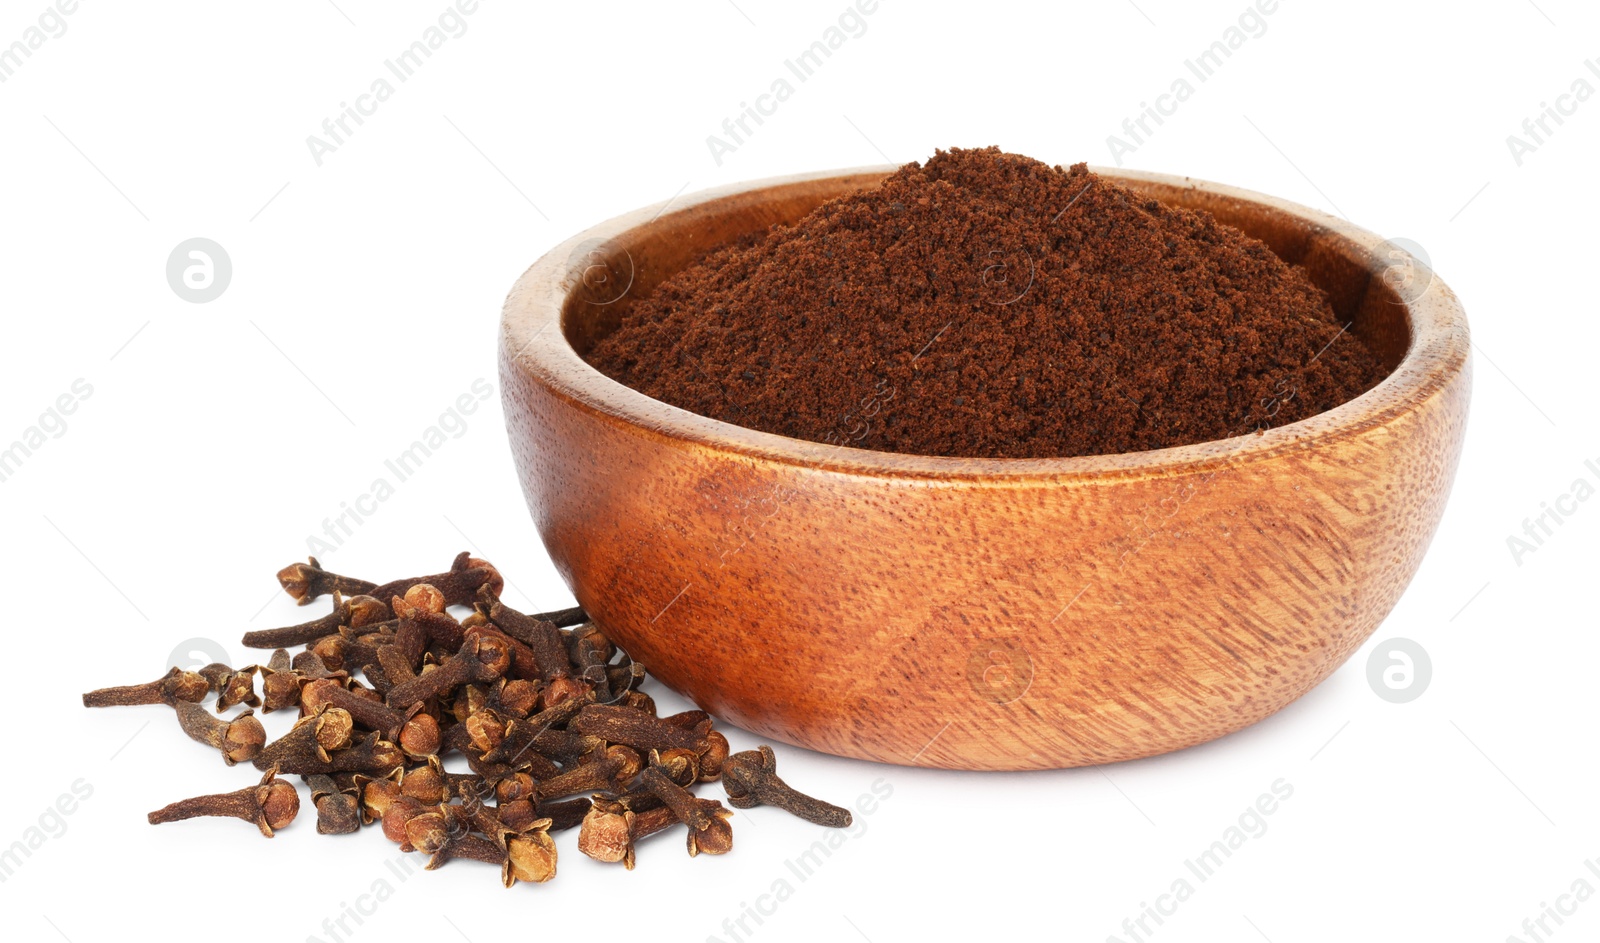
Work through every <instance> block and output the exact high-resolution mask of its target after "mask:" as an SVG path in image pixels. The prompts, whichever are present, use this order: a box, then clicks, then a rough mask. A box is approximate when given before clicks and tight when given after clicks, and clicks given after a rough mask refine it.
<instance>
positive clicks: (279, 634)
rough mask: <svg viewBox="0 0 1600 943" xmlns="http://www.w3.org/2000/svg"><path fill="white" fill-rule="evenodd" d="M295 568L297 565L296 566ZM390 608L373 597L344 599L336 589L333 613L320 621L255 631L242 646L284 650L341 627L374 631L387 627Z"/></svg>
mask: <svg viewBox="0 0 1600 943" xmlns="http://www.w3.org/2000/svg"><path fill="white" fill-rule="evenodd" d="M296 565H297V566H298V565H300V564H296ZM389 617H390V613H389V607H388V605H386V604H385V603H383V602H382V601H381V600H378V599H375V598H374V597H372V596H351V597H350V598H349V599H346V598H345V597H344V595H343V594H342V593H340V592H339V591H338V590H335V591H334V593H333V611H332V612H330V613H328V614H327V615H325V616H323V617H321V618H320V619H312V620H311V621H310V622H301V623H299V624H298V625H286V626H283V627H282V628H277V629H258V630H256V631H254V632H246V633H245V634H244V639H243V644H244V646H245V647H246V648H287V647H289V646H291V645H309V644H311V643H312V642H315V641H316V640H317V639H319V638H322V637H323V636H325V635H332V634H334V633H335V632H338V631H339V630H340V629H343V628H361V627H368V631H373V630H375V629H376V627H377V626H379V625H383V624H386V623H385V620H387V619H389Z"/></svg>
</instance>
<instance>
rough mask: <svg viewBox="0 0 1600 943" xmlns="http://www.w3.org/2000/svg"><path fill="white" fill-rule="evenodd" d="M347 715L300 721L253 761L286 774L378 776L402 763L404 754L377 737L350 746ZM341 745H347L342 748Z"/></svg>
mask: <svg viewBox="0 0 1600 943" xmlns="http://www.w3.org/2000/svg"><path fill="white" fill-rule="evenodd" d="M352 732H353V722H352V720H351V718H350V713H349V712H348V711H346V710H343V709H342V708H337V707H330V708H326V709H324V710H322V711H321V712H319V713H317V714H313V715H312V716H310V717H302V718H301V719H300V720H299V721H297V722H296V723H295V725H294V727H293V728H291V729H290V730H289V732H288V733H286V734H284V735H283V736H281V737H279V738H278V739H277V740H274V741H273V742H271V743H269V744H267V745H266V747H265V748H264V749H262V751H261V755H260V756H258V757H256V759H255V764H256V768H257V769H265V768H266V767H268V766H271V765H272V764H274V763H276V764H278V765H279V766H280V767H281V768H282V769H283V771H284V772H286V773H296V774H299V775H302V776H307V775H310V774H312V773H381V772H388V771H389V770H391V769H393V768H394V767H396V766H399V765H401V764H402V763H404V762H405V754H404V753H402V752H401V750H400V748H399V747H397V746H395V745H394V744H393V743H390V742H388V741H387V740H383V739H380V737H379V735H378V734H377V733H370V734H367V735H366V736H365V737H363V738H362V739H361V740H360V741H359V742H356V743H354V744H350V739H351V736H352ZM341 743H343V744H350V745H348V746H342V745H340V744H341Z"/></svg>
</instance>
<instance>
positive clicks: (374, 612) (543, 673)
mask: <svg viewBox="0 0 1600 943" xmlns="http://www.w3.org/2000/svg"><path fill="white" fill-rule="evenodd" d="M278 581H279V582H280V583H281V584H282V585H283V588H284V590H285V591H287V592H288V593H289V595H290V596H292V597H294V598H295V599H296V600H297V601H298V602H299V603H300V604H301V605H305V604H308V603H310V602H312V601H313V600H316V599H319V598H321V597H324V596H331V597H332V598H333V611H332V612H330V613H329V614H328V615H326V616H323V617H322V618H320V619H313V620H311V621H309V622H305V623H302V624H299V625H291V626H285V627H284V628H280V629H268V630H265V631H260V632H250V633H247V634H246V635H245V637H244V644H245V645H246V646H248V647H250V648H261V649H274V651H273V653H272V656H271V658H269V659H268V661H267V663H266V664H265V665H250V666H248V667H244V668H238V669H235V668H233V667H231V666H228V665H223V664H212V665H207V666H206V667H204V668H202V669H200V670H199V671H197V672H191V671H183V670H180V669H178V668H173V669H172V670H170V671H169V672H167V674H165V675H164V676H162V677H160V678H157V679H156V680H154V681H151V682H149V683H147V684H139V685H132V686H129V687H119V688H104V689H101V690H98V691H91V692H89V693H88V694H85V695H84V696H83V703H84V706H86V707H110V706H117V705H129V704H165V705H169V706H171V707H172V708H173V710H174V711H175V712H176V714H177V718H178V724H179V726H180V727H182V728H183V731H184V732H185V733H187V734H188V735H189V736H190V737H191V738H192V739H194V740H197V741H199V742H200V743H204V744H206V745H208V746H210V747H212V748H213V749H215V750H217V751H218V752H219V753H221V754H222V759H223V761H224V762H226V763H227V764H228V765H229V766H232V765H234V764H235V763H243V762H250V763H253V764H254V765H255V767H256V768H257V769H259V770H262V771H263V774H264V775H263V776H262V778H261V780H260V782H259V783H257V784H256V785H253V786H249V787H247V788H244V789H241V790H239V791H237V792H231V793H222V794H218V795H207V796H197V797H195V798H192V799H185V800H182V801H180V802H175V803H173V804H172V805H169V806H167V807H166V808H163V809H160V810H157V811H155V812H152V813H150V816H149V818H150V822H151V823H152V824H159V823H162V822H172V821H177V820H179V819H186V818H193V817H195V816H205V815H221V816H233V817H236V818H240V819H244V820H245V821H247V822H251V823H253V824H255V825H256V826H257V827H258V828H259V829H260V830H261V833H262V834H263V835H265V836H267V837H269V838H270V837H271V836H272V834H273V832H274V831H275V830H277V829H281V828H284V827H285V826H287V825H288V824H289V823H290V822H292V821H293V820H294V818H295V815H296V814H297V813H298V812H299V809H300V797H299V792H298V790H297V789H296V788H295V786H294V784H293V783H292V782H290V781H289V780H286V779H282V778H280V774H285V775H298V776H300V777H301V778H302V779H303V780H304V781H305V784H306V786H307V788H308V791H309V793H310V796H311V802H312V805H313V806H314V807H315V808H316V810H317V831H319V832H321V833H324V834H345V833H350V832H355V831H359V830H360V828H361V826H362V825H367V824H371V823H373V822H377V823H380V824H381V826H382V829H383V833H384V835H386V836H387V837H388V838H389V839H390V840H391V841H394V842H397V843H399V845H400V847H401V849H402V850H405V851H420V852H423V853H424V854H427V855H429V856H430V860H429V862H428V865H427V866H428V868H430V869H431V868H436V867H438V866H439V865H441V864H443V863H445V862H446V861H450V860H452V859H455V858H470V859H473V860H477V861H486V862H489V863H491V864H495V865H499V866H500V873H501V878H502V880H503V881H504V882H505V884H506V886H507V887H510V886H511V885H513V884H515V883H516V882H518V881H532V882H543V881H548V880H550V879H551V878H552V877H554V876H555V872H556V845H555V841H554V840H553V839H552V838H551V833H552V832H558V831H562V830H564V829H570V828H574V827H578V828H579V834H578V850H580V851H582V852H583V853H584V854H586V855H588V856H589V857H591V858H595V859H597V860H600V861H609V862H617V861H620V862H622V863H623V864H624V865H626V866H627V867H628V868H630V869H631V868H632V867H633V863H634V845H635V843H637V842H639V841H641V840H643V839H644V838H646V837H648V836H650V835H654V834H657V833H661V832H666V831H668V830H670V829H673V828H676V827H678V826H680V825H681V826H683V827H684V829H685V831H686V833H687V842H688V848H689V854H690V855H697V854H699V853H701V852H705V853H706V854H723V853H724V852H727V851H728V850H729V849H730V848H732V846H733V831H732V828H731V826H730V824H729V821H728V820H729V818H730V817H731V816H732V814H733V813H732V812H730V811H729V810H728V809H726V808H724V807H723V805H722V803H721V802H719V801H718V800H716V799H709V798H702V797H699V796H696V795H695V794H694V789H695V788H696V787H697V786H698V785H699V784H701V783H708V782H714V781H716V780H718V779H719V778H720V779H721V780H722V783H723V788H724V790H725V791H726V793H727V798H728V803H729V804H730V805H732V806H733V807H734V808H739V809H748V808H751V807H752V806H755V805H759V804H766V805H774V806H778V807H780V808H783V809H787V810H788V811H790V812H792V813H794V814H795V815H798V816H800V817H801V818H804V819H806V820H808V821H811V822H815V823H817V824H819V825H826V826H833V827H843V826H846V825H849V824H850V812H849V811H848V810H847V809H842V808H839V807H838V806H834V805H830V804H828V803H826V802H821V801H819V800H816V799H812V798H810V797H808V796H805V795H802V794H800V793H797V792H795V791H794V790H792V789H790V788H789V787H788V786H787V785H786V784H785V783H784V782H783V780H781V779H779V778H778V776H777V772H776V765H775V762H774V759H773V755H772V750H771V749H770V748H769V747H765V746H763V747H761V748H760V750H759V751H756V750H752V751H748V752H744V753H735V754H733V755H732V756H730V755H729V753H728V749H729V748H728V741H727V739H726V738H724V737H723V735H722V734H720V733H718V732H717V731H715V730H713V729H712V722H711V718H710V716H708V715H707V714H706V713H705V712H704V711H698V710H693V711H685V712H683V713H681V714H673V715H671V716H669V717H658V716H657V715H656V706H655V702H654V701H653V700H652V699H651V697H650V696H649V695H648V694H645V693H644V692H642V691H640V690H639V686H640V684H641V683H642V682H643V681H644V679H645V668H644V666H643V665H641V664H639V663H637V662H635V661H633V660H632V659H630V658H629V657H628V655H627V653H625V652H623V651H621V650H620V649H618V648H617V646H616V645H615V644H613V643H612V642H611V640H610V639H608V638H606V636H605V634H604V633H603V632H601V631H600V629H598V628H597V627H596V626H594V625H593V624H592V623H590V622H589V620H588V617H587V616H586V615H585V614H584V612H583V610H582V609H564V610H560V611H556V612H543V613H538V614H536V615H529V614H526V613H522V612H518V611H517V610H515V609H512V608H511V607H509V606H507V605H506V604H505V603H503V602H501V601H500V591H501V588H502V587H503V580H502V579H501V576H500V574H499V572H498V571H497V570H496V569H495V568H494V566H493V565H491V564H489V563H488V562H486V561H483V560H479V559H476V558H474V557H472V556H470V555H469V554H466V553H462V554H461V555H459V556H458V557H456V559H455V561H454V563H453V564H452V565H451V567H450V569H449V571H447V572H444V573H438V574H434V575H431V576H420V577H416V578H414V579H405V580H395V581H393V582H389V583H384V584H381V585H380V584H377V583H371V582H367V581H365V580H358V579H353V578H351V577H347V576H341V575H339V574H337V573H331V572H329V571H327V570H324V569H323V568H322V566H321V565H320V564H319V563H318V562H317V560H316V558H314V557H313V558H312V559H311V560H310V562H309V563H297V564H293V565H291V566H288V567H285V568H284V569H283V570H281V571H279V573H278ZM452 607H458V608H460V609H465V608H467V607H470V608H471V610H472V611H471V613H470V614H469V615H466V616H465V618H462V619H459V620H458V619H457V618H456V616H455V615H453V614H452V613H451V612H450V609H451V608H452ZM297 646H305V650H304V651H302V652H300V653H299V654H296V655H294V656H293V657H292V658H291V657H290V655H289V651H288V649H289V648H291V647H297ZM257 677H259V678H260V679H261V686H260V692H259V694H258V693H257V690H256V683H255V682H256V678H257ZM211 694H215V695H216V705H215V706H216V713H217V714H219V715H220V714H223V713H224V712H226V711H228V710H230V709H232V708H234V707H237V706H239V705H244V710H242V711H241V712H239V713H238V714H237V715H235V716H234V717H232V718H231V719H229V718H224V717H217V716H213V715H212V713H211V712H210V711H208V710H207V709H206V708H205V707H204V706H202V702H203V701H204V700H205V699H206V698H207V697H208V696H209V695H211ZM257 708H259V709H260V710H261V711H262V713H271V712H273V711H281V710H291V709H293V710H298V711H299V715H300V716H299V719H298V720H297V721H296V722H295V724H294V727H293V728H292V729H290V730H289V732H288V733H286V734H284V735H283V736H282V737H280V738H279V739H277V740H274V741H272V742H270V743H269V742H268V741H267V734H266V730H265V728H263V727H262V725H261V721H260V720H258V719H257V718H256V716H255V713H254V711H255V709H257ZM456 755H459V756H460V757H462V758H463V759H464V762H465V766H466V769H467V771H466V772H450V771H447V770H446V769H445V767H444V762H443V761H444V759H445V758H447V757H453V756H456Z"/></svg>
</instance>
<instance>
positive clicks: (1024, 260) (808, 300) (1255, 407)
mask: <svg viewBox="0 0 1600 943" xmlns="http://www.w3.org/2000/svg"><path fill="white" fill-rule="evenodd" d="M589 361H590V363H592V364H593V365H594V366H595V367H596V368H597V369H599V370H600V371H602V372H603V373H605V374H607V375H608V376H611V377H613V378H615V379H616V380H618V381H620V382H622V383H624V384H626V385H628V386H631V387H633V388H635V389H637V390H639V391H641V392H643V393H645V394H647V395H649V396H651V397H653V398H655V399H659V400H662V401H664V402H667V403H671V404H673V405H676V406H680V407H682V408H684V409H687V410H690V411H691V412H695V413H699V414H701V415H705V416H711V417H714V418H717V419H722V420H725V421H727V422H732V423H736V424H738V425H742V426H748V427H751V428H755V429H761V430H764V431H767V432H775V433H778V434H780V435H786V436H792V437H794V438H799V439H810V440H813V441H820V442H831V443H840V444H846V445H851V446H855V447H859V448H867V449H877V450H880V451H890V452H910V453H917V454H923V455H947V456H984V457H997V458H1022V457H1047V456H1072V455H1092V454H1106V453H1114V452H1136V451H1142V450H1146V449H1159V448H1165V447H1169V446H1177V445H1186V444H1190V443H1194V442H1203V441H1207V440H1212V439H1221V438H1227V437H1230V436H1235V435H1241V434H1244V433H1248V432H1252V431H1255V430H1257V429H1260V428H1264V427H1268V426H1277V425H1282V424H1284V423H1289V422H1294V421H1297V420H1300V419H1304V418H1306V417H1307V416H1311V415H1314V414H1316V413H1319V412H1323V411H1325V410H1328V409H1331V408H1332V407H1334V406H1337V405H1339V404H1340V403H1343V402H1345V401H1347V400H1350V399H1352V398H1354V397H1356V396H1358V395H1360V394H1361V393H1362V392H1364V391H1366V390H1368V389H1370V388H1371V387H1372V386H1373V385H1375V384H1376V383H1377V382H1378V381H1379V380H1380V379H1382V378H1383V375H1384V371H1383V369H1382V367H1381V366H1380V365H1379V363H1378V361H1377V360H1376V358H1375V357H1374V356H1373V354H1372V353H1371V352H1370V351H1369V350H1368V349H1367V348H1366V346H1365V345H1363V344H1362V343H1361V342H1360V341H1359V340H1358V339H1357V338H1356V337H1355V336H1354V335H1353V334H1351V333H1350V332H1348V331H1346V330H1344V325H1342V324H1340V323H1339V322H1338V321H1337V320H1336V319H1335V316H1334V313H1333V310H1332V309H1331V308H1330V307H1329V305H1328V301H1327V299H1326V297H1324V295H1323V294H1322V292H1321V291H1320V290H1319V289H1317V288H1316V287H1315V286H1314V285H1312V284H1311V282H1310V281H1309V279H1308V278H1307V277H1306V276H1305V274H1304V272H1303V271H1301V270H1299V269H1295V268H1291V267H1290V266H1288V265H1286V264H1284V263H1283V262H1282V261H1281V260H1280V259H1278V257H1277V256H1275V255H1273V254H1272V252H1271V251H1270V250H1269V249H1267V247H1266V246H1265V245H1263V244H1262V243H1261V242H1259V241H1257V240H1255V239H1252V238H1250V237H1248V236H1246V235H1244V234H1243V233H1242V232H1240V231H1238V230H1236V229H1234V228H1232V227H1229V226H1225V225H1222V224H1220V223H1218V222H1217V221H1216V220H1215V219H1213V218H1212V217H1211V215H1210V214H1208V213H1204V212H1191V211H1188V210H1183V209H1176V208H1173V207H1169V206H1166V205H1164V204H1161V203H1159V202H1157V201H1155V200H1149V199H1143V198H1141V197H1139V196H1138V195H1136V194H1134V193H1133V192H1132V191H1130V190H1128V189H1126V188H1124V187H1121V186H1118V185H1116V184H1113V183H1111V182H1109V181H1107V180H1104V179H1102V178H1100V177H1097V176H1096V175H1094V174H1092V173H1090V172H1089V171H1088V170H1087V169H1086V168H1085V166H1084V165H1083V164H1077V165H1074V166H1073V167H1071V168H1070V169H1067V170H1062V169H1061V168H1059V167H1050V166H1048V165H1046V164H1043V163H1040V162H1039V161H1036V160H1032V159H1030V158H1027V157H1022V156H1019V155H1015V154H1007V153H1003V152H1002V151H1000V150H999V149H998V148H993V147H991V148H985V149H981V150H963V149H952V150H950V151H939V152H937V153H936V154H935V155H934V157H932V158H931V159H930V160H928V161H927V163H926V164H921V165H919V164H916V163H912V164H908V165H906V166H905V167H903V168H901V169H900V170H899V171H898V172H896V173H895V174H893V175H892V176H890V177H889V178H888V179H887V180H885V181H884V182H883V183H882V184H881V185H879V186H877V187H874V188H872V189H868V190H864V191H861V192H858V193H854V194H851V195H849V196H847V197H844V198H841V199H838V200H834V201H832V202H829V203H826V204H824V205H822V206H820V207H818V208H817V209H816V210H815V211H813V212H812V213H811V214H810V215H808V216H806V217H805V218H804V219H801V220H800V221H798V222H797V223H795V224H794V225H793V226H776V227H773V228H772V229H771V230H770V231H769V232H767V233H765V234H764V235H763V236H760V237H758V238H752V239H747V240H744V241H743V242H742V243H740V244H737V245H733V246H729V247H724V248H722V249H720V250H718V251H715V252H713V253H711V254H710V255H709V256H707V257H706V258H705V259H703V260H701V261H700V262H699V263H698V264H696V265H694V266H692V267H690V268H688V269H686V270H685V271H683V272H680V273H678V274H677V275H676V276H674V277H672V278H671V279H669V280H667V281H666V282H664V283H662V284H661V285H660V286H659V287H658V288H657V289H656V290H655V291H654V292H653V293H652V294H651V295H650V296H649V297H647V298H643V299H640V301H638V302H637V303H635V304H634V306H633V308H632V310H631V311H629V312H628V313H627V314H626V315H625V316H624V318H623V321H622V324H621V326H620V327H619V329H618V330H616V331H615V332H613V333H612V334H611V335H610V336H608V337H606V338H604V339H603V340H602V341H601V342H600V343H599V344H597V345H596V346H595V348H594V349H593V350H592V351H591V352H590V355H589Z"/></svg>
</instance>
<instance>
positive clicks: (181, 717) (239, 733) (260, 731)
mask: <svg viewBox="0 0 1600 943" xmlns="http://www.w3.org/2000/svg"><path fill="white" fill-rule="evenodd" d="M172 706H173V708H174V709H175V710H176V711H177V712H178V724H179V726H181V727H183V732H184V733H186V734H188V735H189V739H191V740H196V741H198V742H200V743H204V744H206V745H207V746H210V747H215V748H216V749H217V750H218V751H220V752H221V753H222V759H223V761H224V762H226V763H227V764H228V765H229V766H232V765H233V764H235V763H242V762H246V761H248V760H252V759H254V758H255V757H256V755H257V754H259V753H260V752H261V748H262V746H263V745H265V744H266V742H267V731H266V729H265V728H264V727H262V726H261V721H259V720H256V718H255V715H254V714H253V713H252V712H251V711H248V710H246V711H245V712H244V713H242V714H240V715H239V716H238V717H235V718H234V719H232V720H222V719H221V718H218V717H213V716H211V713H210V712H209V711H207V710H206V709H205V708H204V707H203V706H201V705H199V704H196V703H193V702H191V701H178V702H176V703H174V704H173V705H172Z"/></svg>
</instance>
